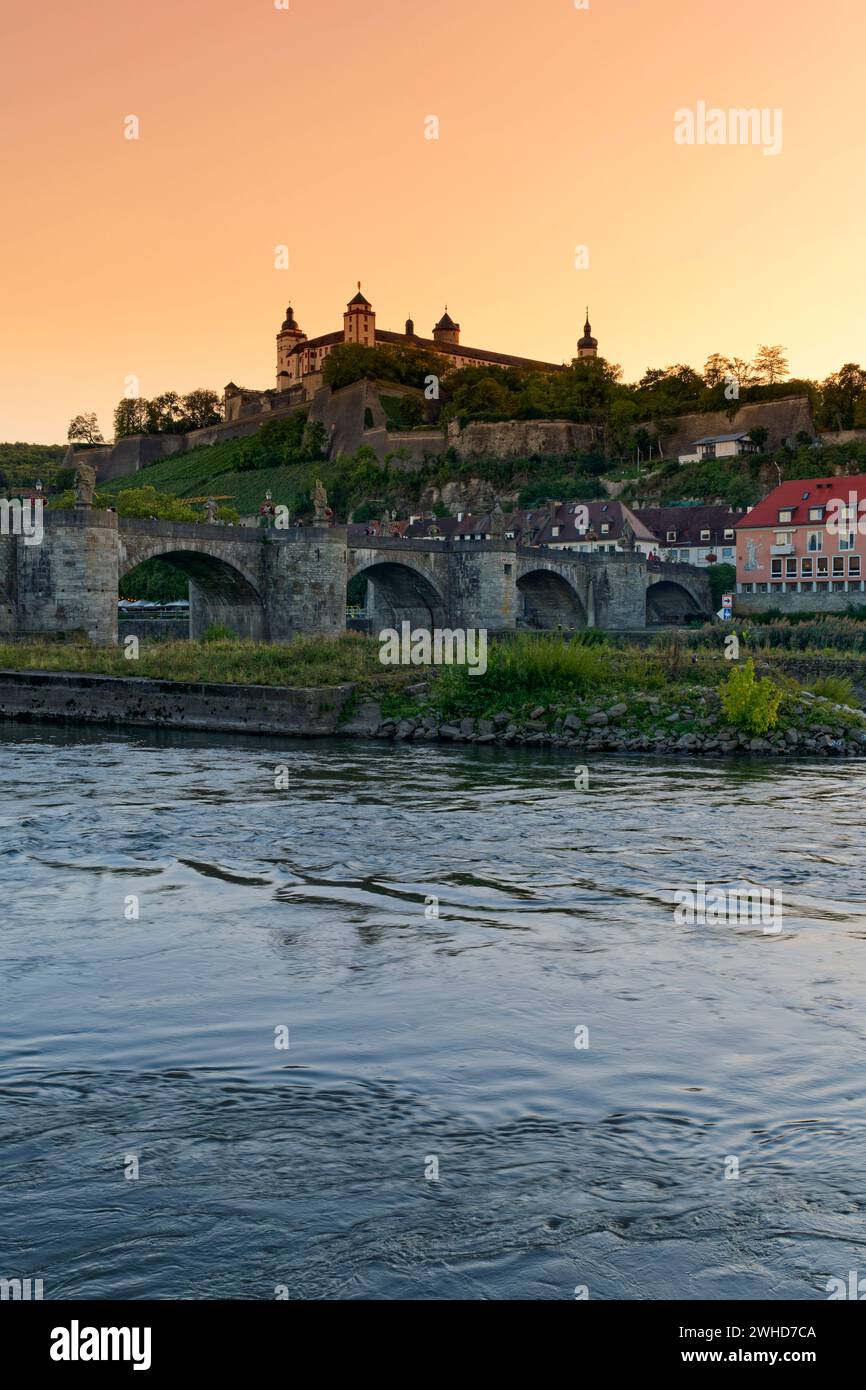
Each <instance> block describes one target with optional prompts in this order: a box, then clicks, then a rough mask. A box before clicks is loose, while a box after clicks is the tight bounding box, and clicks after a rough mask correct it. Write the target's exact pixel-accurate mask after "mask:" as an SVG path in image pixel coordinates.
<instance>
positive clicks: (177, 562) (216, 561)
mask: <svg viewBox="0 0 866 1390" xmlns="http://www.w3.org/2000/svg"><path fill="white" fill-rule="evenodd" d="M146 560H164V561H165V562H166V564H169V565H172V566H173V567H174V568H175V569H177V570H180V572H181V573H182V574H184V575H185V576H186V577H187V579H188V580H189V628H190V632H189V635H190V637H193V638H195V637H200V636H201V635H202V633H203V632H205V631H206V630H207V629H208V628H209V627H210V626H211V624H214V623H218V624H220V625H221V626H223V627H227V628H229V629H230V630H231V631H232V632H234V633H236V634H237V636H238V637H248V638H251V639H252V640H254V641H263V640H265V639H266V637H267V624H266V621H265V609H264V603H263V601H262V596H261V594H260V593H259V590H258V587H257V585H256V584H254V583H253V582H252V579H251V578H250V577H249V576H248V575H246V574H244V573H243V571H242V570H240V569H238V568H237V566H236V565H234V564H231V563H230V562H229V561H228V560H225V559H223V558H222V557H220V556H218V555H212V554H210V553H208V551H207V550H204V549H192V548H190V549H186V548H184V546H183V543H182V542H180V541H178V540H165V541H162V542H155V543H153V544H148V545H136V546H134V547H127V548H126V550H125V553H122V554H121V557H120V563H119V566H118V571H119V572H118V580H119V581H120V580H122V579H124V578H125V577H126V575H128V574H129V573H130V571H132V570H134V569H137V568H138V566H139V565H141V564H144V562H145V561H146Z"/></svg>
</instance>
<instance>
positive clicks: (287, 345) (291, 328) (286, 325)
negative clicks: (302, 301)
mask: <svg viewBox="0 0 866 1390" xmlns="http://www.w3.org/2000/svg"><path fill="white" fill-rule="evenodd" d="M306 337H307V335H306V333H304V332H302V331H301V329H300V328H299V326H298V324H297V322H296V320H295V311H294V310H293V308H292V306H291V304H290V305H289V307H288V309H287V310H286V317H285V318H284V320H283V326H282V328H281V329H280V331H279V333H278V334H277V390H278V391H284V390H285V389H286V387H287V386H288V385H289V381H290V378H291V375H292V373H291V370H290V365H291V360H292V359H291V353H292V348H294V347H296V346H297V344H298V343H303V342H304V341H305V340H306Z"/></svg>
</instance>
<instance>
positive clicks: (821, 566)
mask: <svg viewBox="0 0 866 1390" xmlns="http://www.w3.org/2000/svg"><path fill="white" fill-rule="evenodd" d="M815 564H816V566H817V568H816V570H815V573H816V574H817V576H818V578H819V579H826V578H827V576H828V575H829V573H830V561H829V560H828V559H827V556H826V555H819V556H818V557H817V559H816V561H815Z"/></svg>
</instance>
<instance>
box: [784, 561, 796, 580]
mask: <svg viewBox="0 0 866 1390" xmlns="http://www.w3.org/2000/svg"><path fill="white" fill-rule="evenodd" d="M785 578H786V579H796V578H797V557H796V555H788V556H787V557H786V559H785Z"/></svg>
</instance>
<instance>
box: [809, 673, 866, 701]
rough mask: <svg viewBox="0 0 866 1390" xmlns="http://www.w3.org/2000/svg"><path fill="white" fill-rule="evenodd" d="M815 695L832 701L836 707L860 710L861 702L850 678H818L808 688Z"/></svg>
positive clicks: (831, 676) (830, 676)
mask: <svg viewBox="0 0 866 1390" xmlns="http://www.w3.org/2000/svg"><path fill="white" fill-rule="evenodd" d="M806 689H807V690H811V692H812V694H813V695H820V696H823V698H824V699H825V700H832V701H833V703H834V705H850V706H851V707H852V708H853V709H859V708H860V700H859V698H858V696H857V695H856V693H855V691H854V682H853V681H852V680H851V677H850V676H833V675H829V676H818V677H817V679H816V680H813V681H810V682H809V683H808V685H807V686H806Z"/></svg>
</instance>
